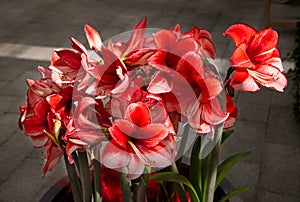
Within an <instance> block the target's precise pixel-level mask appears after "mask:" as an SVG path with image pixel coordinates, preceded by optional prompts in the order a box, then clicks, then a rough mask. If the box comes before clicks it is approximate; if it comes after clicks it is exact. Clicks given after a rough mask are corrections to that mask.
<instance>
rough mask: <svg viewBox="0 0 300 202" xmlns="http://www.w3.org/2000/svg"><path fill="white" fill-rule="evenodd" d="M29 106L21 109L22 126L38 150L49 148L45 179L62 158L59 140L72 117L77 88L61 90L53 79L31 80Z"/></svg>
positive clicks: (46, 152)
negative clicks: (72, 99)
mask: <svg viewBox="0 0 300 202" xmlns="http://www.w3.org/2000/svg"><path fill="white" fill-rule="evenodd" d="M26 81H27V84H28V86H29V89H28V91H27V103H26V104H25V105H23V106H21V107H20V111H21V116H20V120H19V126H20V128H21V129H24V133H25V134H26V135H28V136H30V137H31V139H32V143H33V146H34V147H44V148H45V159H46V163H45V166H44V168H43V172H42V175H43V176H44V175H45V174H46V172H48V171H51V170H52V169H53V168H54V167H55V166H56V165H57V164H58V162H59V159H60V158H61V157H62V154H63V153H62V151H61V149H60V147H59V140H58V136H59V135H60V130H61V129H64V127H65V126H64V124H66V123H67V122H68V119H69V116H70V107H71V97H72V90H73V87H72V86H70V85H68V86H65V87H63V88H62V89H60V88H59V87H58V86H57V85H56V84H55V83H54V82H52V80H51V79H50V78H45V79H39V80H37V81H33V80H30V79H27V80H26Z"/></svg>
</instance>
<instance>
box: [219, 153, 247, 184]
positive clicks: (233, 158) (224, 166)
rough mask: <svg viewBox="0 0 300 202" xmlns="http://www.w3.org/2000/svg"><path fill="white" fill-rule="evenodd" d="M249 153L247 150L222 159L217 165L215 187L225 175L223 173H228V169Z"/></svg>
mask: <svg viewBox="0 0 300 202" xmlns="http://www.w3.org/2000/svg"><path fill="white" fill-rule="evenodd" d="M250 153H251V151H247V152H241V153H238V154H235V155H232V156H231V157H229V158H227V159H226V160H225V161H223V162H222V163H221V164H220V165H219V166H218V173H217V179H216V185H215V189H216V188H217V187H218V186H219V185H220V183H221V181H222V180H223V178H224V177H225V175H226V174H227V173H228V171H229V170H230V169H231V168H232V167H233V166H234V165H235V164H237V163H238V162H239V161H240V160H242V159H243V158H245V157H246V156H248V155H249V154H250Z"/></svg>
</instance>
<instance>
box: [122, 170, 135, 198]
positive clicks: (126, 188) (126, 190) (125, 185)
mask: <svg viewBox="0 0 300 202" xmlns="http://www.w3.org/2000/svg"><path fill="white" fill-rule="evenodd" d="M127 173H128V169H127V168H125V167H124V168H122V169H121V172H120V175H121V176H120V177H121V187H122V199H123V201H126V202H132V193H131V190H130V187H131V181H130V179H128V178H127Z"/></svg>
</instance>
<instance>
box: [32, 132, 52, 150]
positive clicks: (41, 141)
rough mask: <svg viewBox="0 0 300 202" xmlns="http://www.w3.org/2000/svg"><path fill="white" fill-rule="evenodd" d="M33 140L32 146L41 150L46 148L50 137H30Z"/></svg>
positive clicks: (42, 135)
mask: <svg viewBox="0 0 300 202" xmlns="http://www.w3.org/2000/svg"><path fill="white" fill-rule="evenodd" d="M30 137H31V140H32V146H34V147H35V148H41V147H43V146H45V144H46V143H47V141H48V140H49V137H48V136H47V135H45V134H41V135H37V136H30Z"/></svg>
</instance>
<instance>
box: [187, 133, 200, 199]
mask: <svg viewBox="0 0 300 202" xmlns="http://www.w3.org/2000/svg"><path fill="white" fill-rule="evenodd" d="M200 149H201V136H199V137H197V139H196V141H195V143H194V145H193V150H192V153H191V159H190V165H191V166H190V179H191V183H192V185H193V186H194V187H195V189H196V191H197V194H198V196H202V159H200V158H199V152H200Z"/></svg>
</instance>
